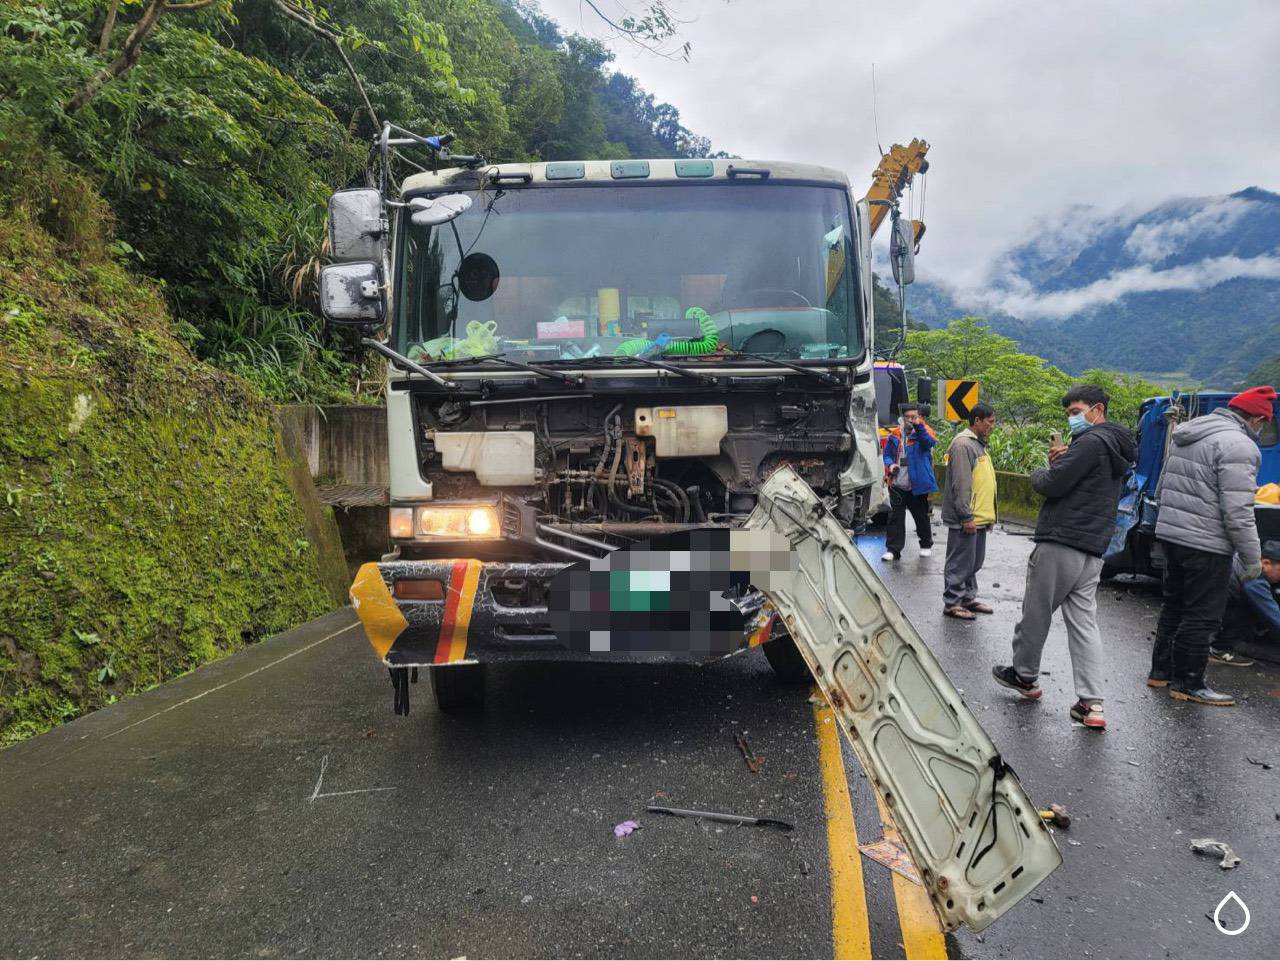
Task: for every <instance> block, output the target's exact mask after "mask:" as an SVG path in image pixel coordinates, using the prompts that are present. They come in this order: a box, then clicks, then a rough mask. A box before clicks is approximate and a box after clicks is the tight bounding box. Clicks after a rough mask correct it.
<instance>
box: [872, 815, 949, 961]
mask: <svg viewBox="0 0 1280 961" xmlns="http://www.w3.org/2000/svg"><path fill="white" fill-rule="evenodd" d="M876 806H877V807H879V808H880V823H881V824H882V825H884V836H885V837H886V838H891V839H893V840H899V838H898V829H897V828H896V827H895V826H894V823H893V818H892V817H891V816H890V815H889V812H888V811H886V810H885V807H884V802H883V801H881V800H880V795H878V794H877V795H876ZM889 874H890V875H891V876H892V877H893V897H894V899H895V900H896V901H897V902H898V927H899V928H900V929H901V931H902V946H903V948H904V949H906V952H907V961H926V959H928V961H934V959H936V961H945V959H946V957H947V942H946V939H945V938H944V937H943V934H942V925H941V924H939V923H938V916H937V914H935V913H934V910H933V905H932V904H930V903H929V895H927V894H925V893H924V888H922V887H920V885H918V884H913V883H912V882H910V881H908V880H907V879H906V878H904V877H903V876H902V875H901V874H899V873H898V872H897V871H890V872H889Z"/></svg>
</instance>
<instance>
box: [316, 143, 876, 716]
mask: <svg viewBox="0 0 1280 961" xmlns="http://www.w3.org/2000/svg"><path fill="white" fill-rule="evenodd" d="M370 195H373V196H372V197H370ZM371 204H372V205H376V207H377V208H378V211H380V213H378V211H375V210H374V209H373V207H372V206H370V205H371ZM361 209H363V210H364V211H365V212H364V214H363V215H362V217H363V219H361V217H360V216H357V217H355V218H353V216H352V213H353V211H360V210H361ZM331 215H332V218H333V223H332V225H331V228H332V246H333V253H334V255H335V260H336V261H337V263H335V264H334V265H333V266H331V267H329V268H327V269H326V276H325V278H324V280H323V291H322V297H323V300H324V303H325V305H326V313H327V314H328V315H329V316H330V317H340V318H342V319H350V318H351V316H352V314H353V313H354V314H355V315H356V317H357V318H358V319H363V320H364V321H366V322H367V323H369V324H374V323H376V324H377V325H379V326H380V327H381V330H382V331H383V336H382V337H380V338H378V341H379V343H378V344H376V345H375V346H378V347H379V349H381V350H382V351H383V352H384V353H387V354H388V355H389V356H391V357H392V358H393V359H392V361H391V362H390V363H389V364H388V368H387V382H386V398H387V424H388V431H389V435H390V436H389V447H390V477H391V489H390V512H389V516H390V528H391V531H390V533H391V538H392V541H393V543H394V545H395V547H394V551H393V552H392V554H390V555H388V556H386V557H384V558H383V559H382V560H381V561H380V562H377V563H376V564H372V565H368V566H367V567H366V568H365V569H364V570H362V571H361V573H360V575H359V577H358V578H357V581H356V584H355V585H354V586H353V591H352V596H353V598H355V599H356V601H357V604H358V605H359V610H360V613H361V616H362V618H365V623H366V628H367V629H368V633H369V635H370V640H371V642H372V643H373V644H374V647H375V650H376V651H377V653H378V655H379V657H380V658H381V659H382V660H383V661H384V662H385V663H386V664H387V665H388V666H389V667H392V668H404V667H407V668H418V667H431V668H433V669H436V670H437V671H438V673H437V674H436V677H435V680H436V682H437V683H436V685H435V686H436V690H437V696H438V697H439V698H440V699H441V704H442V706H459V705H463V704H467V703H469V702H472V701H474V700H475V698H476V696H477V695H476V692H477V691H479V690H482V685H480V683H479V681H478V680H468V681H466V682H464V681H463V680H462V678H464V677H467V678H478V676H479V674H480V671H479V670H478V669H476V670H471V671H463V670H454V671H446V670H444V669H445V668H459V667H471V668H476V667H477V666H479V665H483V664H485V663H486V662H492V661H502V660H511V659H544V660H545V659H552V660H553V659H591V658H611V657H613V658H616V657H625V658H627V659H637V660H652V659H657V660H666V659H685V660H688V659H692V660H708V659H711V658H713V657H718V656H723V655H725V654H728V653H732V652H733V651H734V650H738V649H742V648H746V647H749V646H752V645H753V644H759V643H764V642H765V641H771V640H772V639H773V637H774V636H775V634H778V635H781V634H784V633H785V632H782V631H780V630H775V629H773V628H770V627H768V626H767V625H768V622H769V621H770V620H771V619H770V618H768V617H767V616H763V615H761V605H760V604H759V599H758V598H756V599H747V600H745V601H743V600H741V599H740V605H739V606H740V609H741V611H742V613H743V615H744V618H745V622H744V628H743V631H742V632H741V636H740V638H739V639H738V642H737V643H736V645H734V646H733V647H732V649H725V645H723V644H722V645H720V646H719V647H716V648H714V649H708V648H705V647H703V648H698V646H697V645H695V646H694V647H695V649H693V650H691V649H690V648H689V646H688V645H680V644H678V643H677V644H674V645H673V646H671V647H669V648H663V647H661V646H659V645H655V646H653V647H652V649H643V650H641V649H629V650H626V651H616V650H611V649H601V648H599V647H598V646H597V647H596V648H592V647H591V646H590V645H587V646H585V647H575V646H573V645H567V644H566V643H565V642H564V640H563V639H562V638H561V637H559V636H558V634H557V631H556V630H554V629H553V626H552V623H551V621H552V618H551V615H550V605H551V595H552V584H553V581H554V579H555V578H556V576H557V574H559V573H560V572H562V571H563V570H564V569H565V568H567V567H569V566H570V565H572V564H574V563H579V562H588V561H591V560H592V559H597V560H598V559H600V558H607V557H613V558H614V559H615V560H616V559H617V558H618V557H619V556H620V555H621V554H625V553H627V552H629V551H635V550H636V549H646V550H647V549H649V548H650V547H651V546H652V544H653V543H654V539H655V538H658V539H661V538H671V537H673V536H674V537H679V536H681V535H684V534H687V533H688V532H690V531H693V530H706V529H733V528H736V527H740V526H741V525H742V524H743V522H744V521H745V520H746V518H747V517H748V515H750V513H751V512H752V510H753V508H754V507H755V506H756V502H757V497H758V489H759V486H760V485H761V483H762V482H763V481H764V480H765V478H766V477H768V476H769V475H770V474H771V473H772V472H773V471H775V470H776V469H777V468H779V467H780V466H782V465H784V464H785V465H789V466H790V467H792V468H793V469H794V470H795V471H796V473H797V474H798V475H799V476H800V477H801V478H802V479H803V480H804V481H805V482H806V483H807V484H808V485H809V486H810V487H811V488H812V489H813V490H814V491H815V492H816V493H817V495H818V496H819V497H820V498H821V499H822V501H823V503H824V504H825V505H826V506H827V507H828V508H829V509H830V510H832V511H833V512H834V513H835V514H836V515H837V516H838V517H839V518H840V519H841V520H842V521H843V522H844V523H845V524H846V525H848V526H854V525H857V524H858V523H860V522H861V521H862V520H863V519H864V518H865V517H866V516H867V515H868V513H869V512H870V511H872V510H874V509H875V508H876V507H877V506H878V502H879V500H881V499H882V498H883V493H882V485H881V483H880V481H881V474H882V472H881V469H880V466H879V444H878V436H877V420H876V413H877V412H876V404H875V386H874V383H873V378H872V354H871V350H870V344H871V331H872V315H871V311H872V308H871V268H870V260H869V256H870V250H869V248H870V243H869V233H870V231H869V220H870V215H869V209H868V207H867V205H866V203H865V202H860V201H857V200H856V199H855V198H854V196H853V195H852V193H851V190H850V185H849V181H848V179H847V178H846V177H845V175H844V174H842V173H840V172H838V171H835V170H831V169H828V168H824V167H818V166H811V165H805V164H795V163H775V162H756V161H751V162H743V161H740V160H626V161H613V162H609V161H584V162H573V163H565V162H559V163H537V164H496V165H483V166H467V167H453V168H446V169H441V170H439V171H436V172H423V173H418V174H415V175H412V176H410V177H408V178H406V179H405V180H404V182H403V183H402V185H401V189H400V190H399V192H398V196H395V197H388V196H386V195H385V192H380V191H373V190H361V191H346V192H343V193H340V194H338V195H336V196H335V198H334V204H333V205H331ZM379 217H382V218H384V219H383V221H382V225H381V227H380V228H379V227H378V226H376V225H374V222H375V221H376V220H378V219H379ZM361 223H363V224H364V225H365V226H363V227H361V226H360V224H361ZM352 224H356V226H355V227H353V226H352ZM379 229H380V230H381V231H382V233H381V236H377V234H378V231H379ZM366 342H368V341H366ZM397 358H398V359H399V360H397ZM404 361H408V363H404ZM627 603H629V602H628V601H624V606H625V605H626V604H627ZM599 613H600V612H597V614H599ZM371 621H372V622H374V624H375V626H374V627H373V628H370V624H371ZM377 625H383V626H381V627H379V626H377ZM771 653H775V657H774V658H771V660H773V661H775V663H777V664H778V665H779V666H780V667H782V666H783V665H785V664H787V663H789V664H791V665H792V666H793V667H798V666H799V664H798V660H797V659H795V658H790V659H789V660H788V661H784V660H782V658H781V657H779V656H778V655H777V652H776V649H775V651H774V652H771ZM782 669H784V670H785V667H782ZM451 685H452V686H453V687H452V688H451ZM442 693H443V696H441V695H442Z"/></svg>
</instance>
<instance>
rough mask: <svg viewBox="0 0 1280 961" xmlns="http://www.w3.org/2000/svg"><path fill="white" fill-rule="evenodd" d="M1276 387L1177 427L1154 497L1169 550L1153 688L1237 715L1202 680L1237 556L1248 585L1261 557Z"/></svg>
mask: <svg viewBox="0 0 1280 961" xmlns="http://www.w3.org/2000/svg"><path fill="white" fill-rule="evenodd" d="M1275 405H1276V392H1275V388H1273V387H1251V388H1249V389H1248V390H1246V391H1243V392H1241V393H1239V394H1236V396H1235V397H1232V398H1231V400H1230V402H1229V403H1228V405H1227V406H1226V407H1220V408H1218V409H1217V410H1215V411H1213V412H1212V413H1210V414H1209V415H1207V416H1205V417H1197V418H1195V419H1193V420H1189V421H1187V422H1186V423H1185V424H1180V425H1179V426H1178V427H1176V428H1175V429H1174V431H1173V443H1172V445H1171V446H1170V449H1169V452H1168V454H1167V456H1166V458H1165V463H1164V470H1163V471H1162V472H1161V475H1160V485H1159V487H1158V488H1157V490H1156V498H1157V501H1158V503H1159V510H1160V514H1159V519H1158V520H1157V521H1156V539H1157V540H1158V541H1159V542H1160V546H1161V547H1162V548H1163V550H1164V606H1163V607H1162V608H1161V610H1160V622H1159V624H1158V625H1157V628H1156V643H1155V649H1154V650H1153V651H1152V654H1151V674H1150V676H1148V678H1147V684H1148V686H1150V687H1168V688H1169V695H1170V696H1171V697H1173V698H1176V699H1177V700H1181V701H1193V702H1195V703H1197V704H1213V705H1219V706H1223V707H1230V706H1231V705H1233V704H1235V698H1233V697H1232V696H1231V695H1229V694H1223V693H1221V692H1219V691H1215V690H1213V688H1211V687H1209V685H1208V683H1207V682H1206V681H1205V677H1204V671H1205V666H1206V664H1207V663H1208V660H1209V640H1210V638H1211V637H1212V636H1213V635H1214V634H1215V633H1216V632H1217V631H1218V629H1219V628H1220V627H1221V625H1222V614H1223V611H1224V610H1225V608H1226V603H1227V587H1228V584H1229V583H1230V580H1231V558H1232V555H1233V554H1234V555H1237V556H1239V558H1240V564H1241V565H1242V566H1243V568H1244V572H1245V579H1246V580H1249V579H1252V578H1255V577H1257V576H1258V574H1259V572H1260V571H1261V569H1262V551H1261V545H1260V544H1259V543H1258V528H1257V524H1256V522H1255V520H1254V515H1253V500H1254V493H1255V492H1256V490H1257V486H1258V464H1259V463H1260V461H1261V459H1262V452H1261V451H1260V450H1259V449H1258V431H1259V430H1260V429H1261V428H1262V425H1263V424H1264V423H1266V422H1267V421H1269V420H1271V418H1272V417H1273V416H1274V415H1275Z"/></svg>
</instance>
